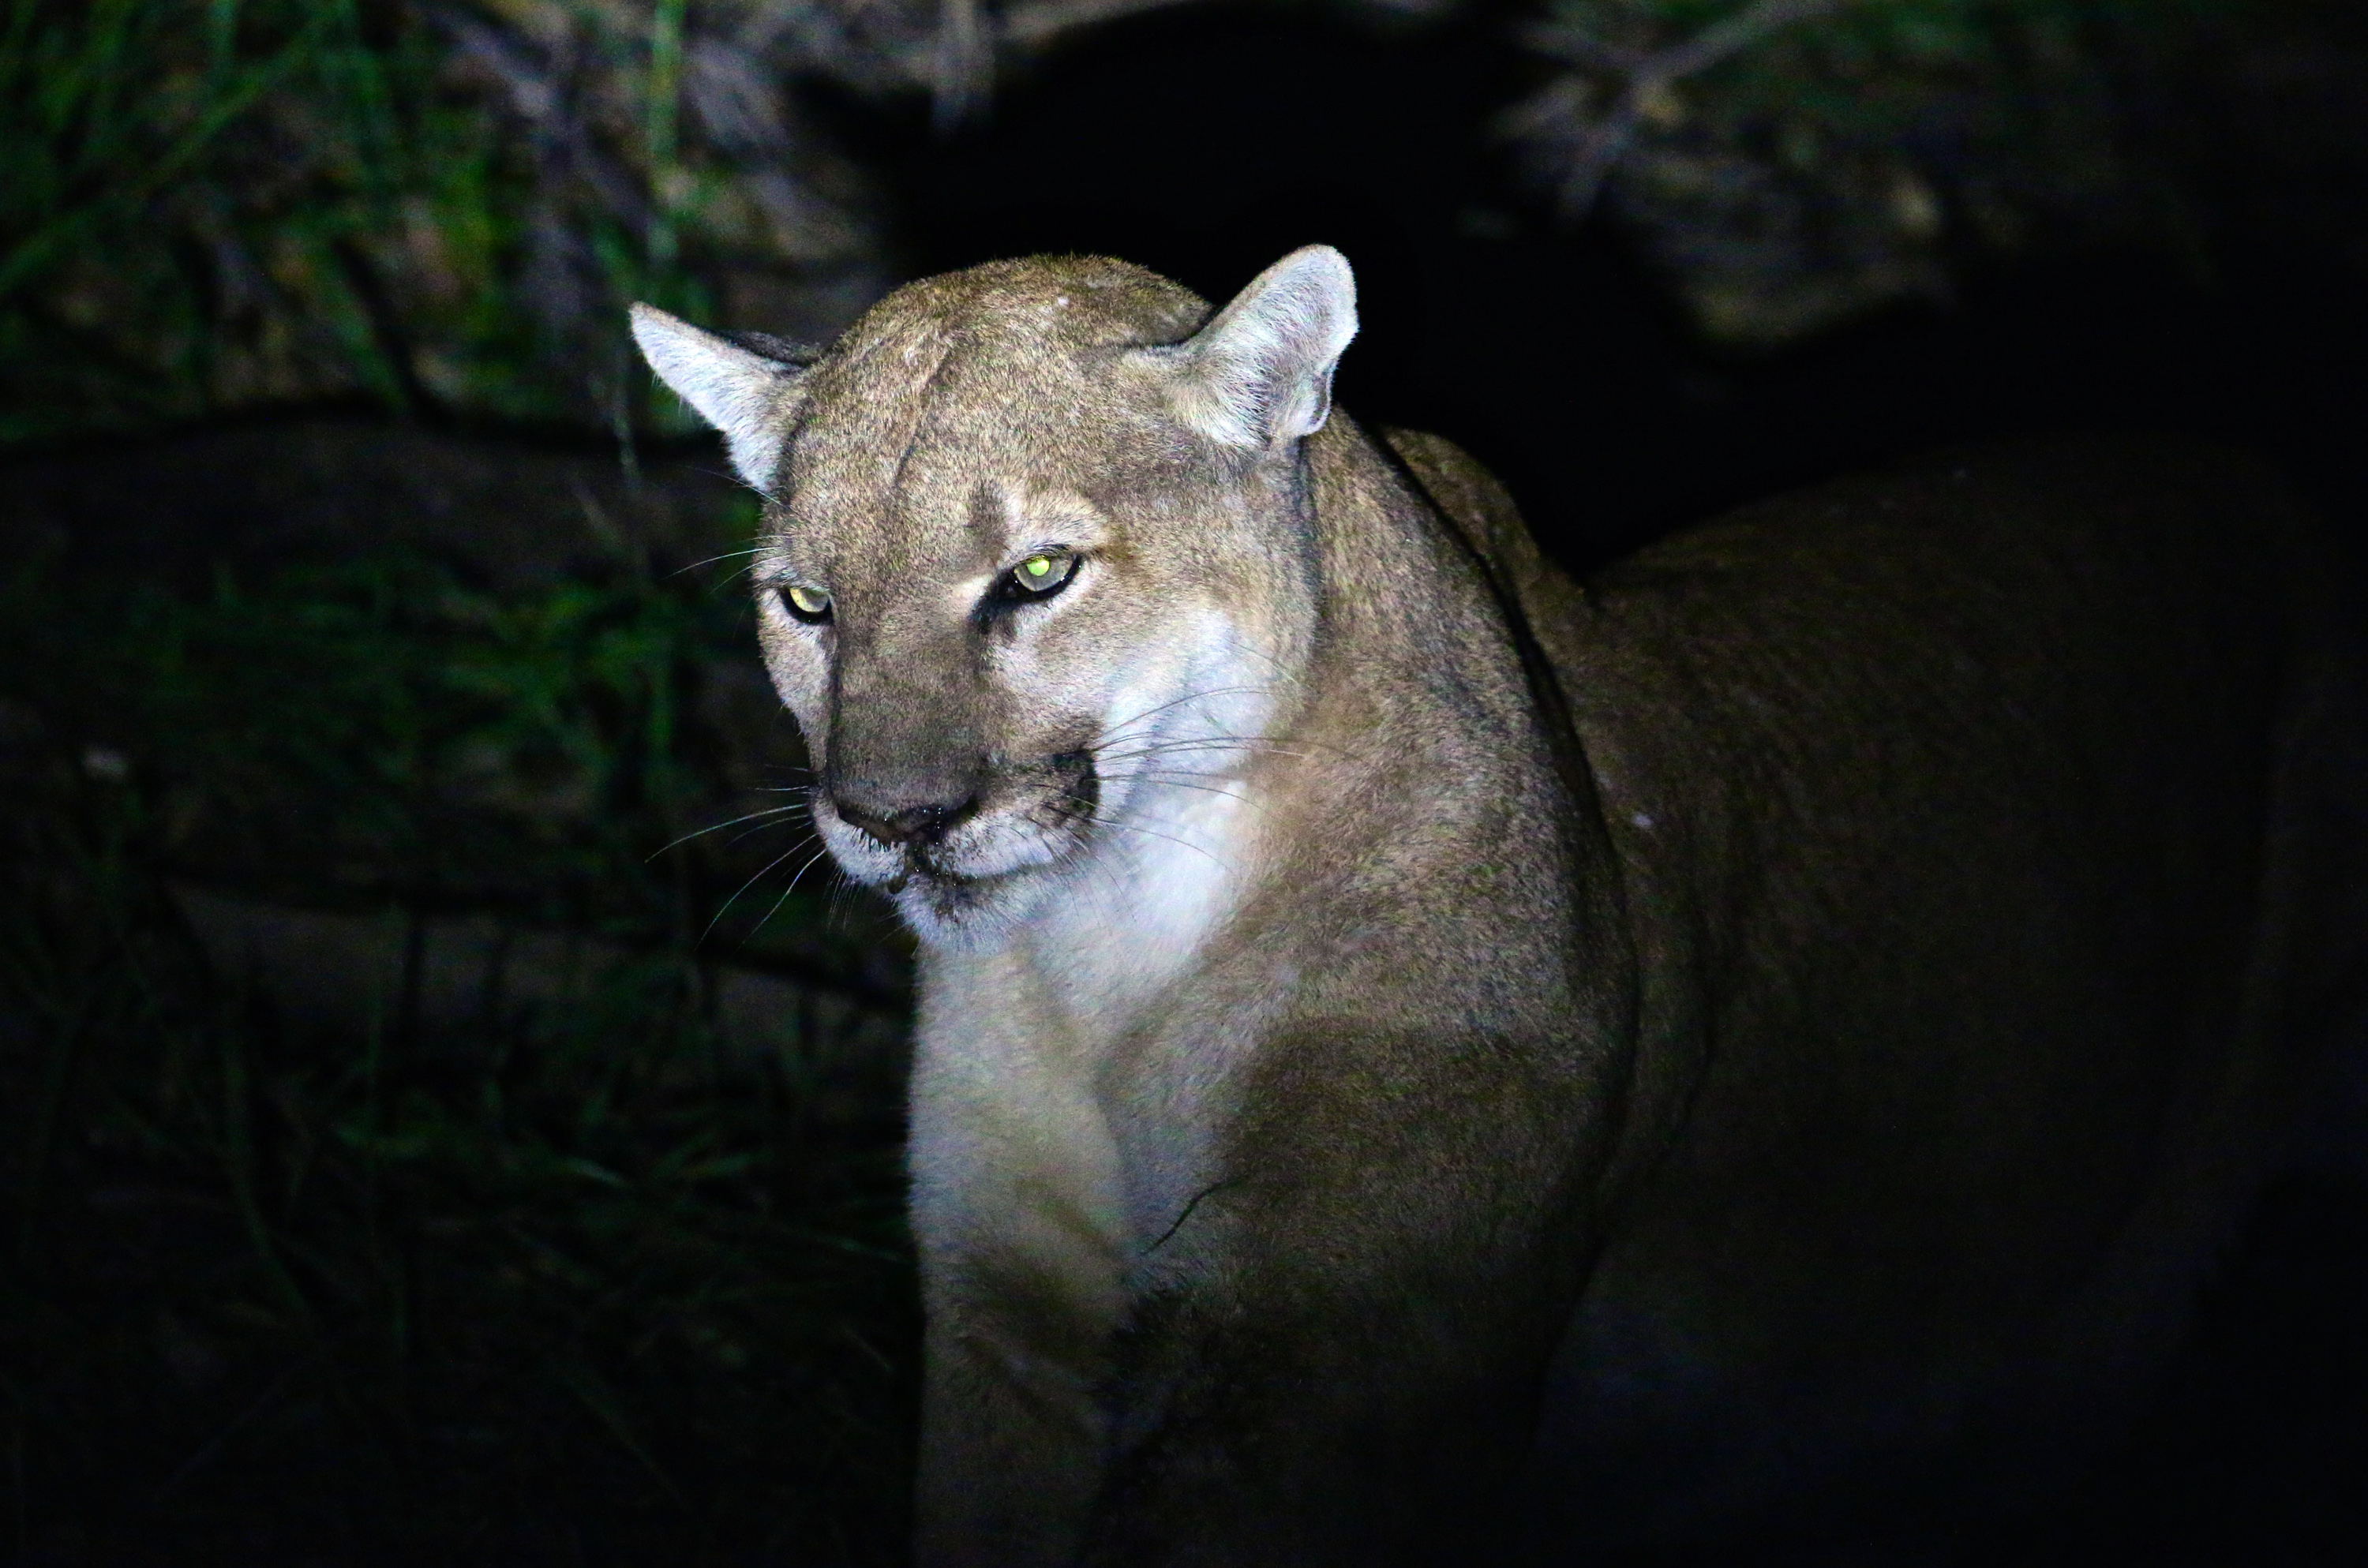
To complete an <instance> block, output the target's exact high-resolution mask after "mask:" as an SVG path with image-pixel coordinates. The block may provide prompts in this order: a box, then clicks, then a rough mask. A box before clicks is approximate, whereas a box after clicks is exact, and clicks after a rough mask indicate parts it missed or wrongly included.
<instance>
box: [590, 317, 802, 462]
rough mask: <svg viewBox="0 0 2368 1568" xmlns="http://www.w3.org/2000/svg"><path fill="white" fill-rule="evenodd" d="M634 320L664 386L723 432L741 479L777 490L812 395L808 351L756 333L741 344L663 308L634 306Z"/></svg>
mask: <svg viewBox="0 0 2368 1568" xmlns="http://www.w3.org/2000/svg"><path fill="white" fill-rule="evenodd" d="M632 317H633V341H634V342H635V343H637V344H639V345H640V346H641V349H642V358H644V359H646V360H648V361H649V362H650V369H652V370H655V372H657V378H658V380H660V381H664V382H665V383H666V385H667V386H669V387H672V388H673V389H674V392H675V395H676V396H677V397H679V398H681V399H682V401H683V402H685V403H689V404H690V406H691V407H693V408H695V409H697V410H698V411H699V416H700V418H701V419H704V420H706V421H707V422H708V423H709V424H710V425H712V426H715V427H716V428H717V429H718V430H721V431H723V440H724V444H725V445H726V446H727V447H728V448H730V449H731V452H732V466H733V467H734V468H735V469H738V470H739V471H740V477H741V478H743V479H745V480H746V481H747V482H748V483H751V484H753V485H755V486H756V487H757V489H759V490H763V489H766V488H768V486H770V485H771V483H773V471H774V470H775V469H776V468H777V467H779V466H780V460H781V442H782V441H783V440H784V439H785V438H786V437H788V435H789V427H790V421H791V419H792V418H794V417H795V416H796V415H797V408H798V402H799V400H800V398H801V397H802V396H803V392H804V388H805V378H806V367H807V360H806V358H805V356H804V351H803V350H801V349H799V348H797V347H795V346H793V345H791V344H786V343H783V342H781V341H780V339H778V338H769V337H761V336H758V335H756V334H753V333H752V334H750V335H748V336H747V338H746V339H745V340H743V341H740V342H734V340H733V339H731V338H729V337H725V336H723V335H720V334H718V333H712V332H708V331H706V330H704V329H702V328H700V327H695V326H693V325H691V324H689V322H687V321H684V320H683V319H682V318H681V317H679V316H672V315H668V314H667V313H666V312H664V311H662V310H659V309H658V308H657V307H656V306H655V305H643V304H636V305H634V306H633V309H632ZM763 350H770V351H771V352H764V351H763ZM792 356H794V358H792Z"/></svg>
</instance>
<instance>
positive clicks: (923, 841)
mask: <svg viewBox="0 0 2368 1568" xmlns="http://www.w3.org/2000/svg"><path fill="white" fill-rule="evenodd" d="M830 803H831V805H832V807H833V808H834V809H836V810H837V812H838V818H839V820H840V821H841V822H843V823H845V824H848V826H849V827H854V828H860V829H861V830H862V831H863V832H865V833H868V834H870V835H871V836H872V837H874V838H876V839H878V840H879V841H880V842H881V843H882V844H919V845H924V846H927V845H931V844H935V843H936V842H937V841H938V840H939V839H941V838H943V837H944V836H945V835H946V834H947V833H948V832H949V831H951V829H952V828H953V827H954V826H955V825H956V824H959V823H961V822H962V821H964V820H965V819H967V818H968V817H969V816H971V814H972V813H973V812H976V811H977V810H978V797H977V796H976V795H975V794H973V795H968V796H965V797H964V798H963V799H962V800H959V801H899V800H897V799H895V798H894V796H890V795H887V794H885V792H879V793H875V792H873V791H871V790H849V789H837V790H832V791H831V795H830Z"/></svg>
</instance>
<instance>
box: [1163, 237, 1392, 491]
mask: <svg viewBox="0 0 2368 1568" xmlns="http://www.w3.org/2000/svg"><path fill="white" fill-rule="evenodd" d="M1356 335H1357V278H1356V275H1355V274H1354V273H1352V272H1350V271H1349V261H1348V258H1347V257H1346V256H1342V255H1341V254H1340V253H1339V252H1338V251H1337V250H1334V249H1333V248H1332V247H1331V246H1330V245H1306V246H1303V247H1302V248H1300V249H1298V250H1295V251H1292V253H1291V254H1290V255H1289V256H1284V257H1283V258H1282V259H1281V261H1278V262H1276V263H1275V264H1274V265H1273V266H1272V267H1268V268H1267V269H1266V270H1265V271H1264V272H1261V273H1259V274H1258V276H1257V277H1256V278H1252V279H1251V280H1250V284H1249V287H1248V288H1247V289H1244V290H1242V291H1241V292H1240V293H1239V294H1236V295H1235V296H1234V300H1233V302H1232V303H1231V304H1228V305H1227V306H1226V307H1225V308H1224V310H1222V311H1219V312H1217V313H1216V314H1215V315H1213V316H1212V317H1210V318H1209V324H1208V325H1206V326H1204V327H1202V328H1201V330H1200V331H1199V332H1197V333H1195V334H1193V335H1192V336H1191V337H1190V338H1188V339H1186V340H1185V341H1184V342H1182V343H1179V344H1178V345H1176V346H1175V347H1172V348H1160V349H1153V350H1150V351H1149V352H1151V353H1153V354H1156V356H1158V357H1159V358H1161V359H1163V360H1165V361H1167V363H1168V364H1169V365H1170V366H1171V367H1172V371H1173V373H1174V374H1176V375H1177V377H1178V379H1177V381H1176V382H1175V392H1176V398H1177V403H1178V408H1179V410H1180V411H1181V412H1182V414H1183V415H1184V418H1185V421H1186V423H1188V424H1190V425H1191V426H1193V427H1194V428H1195V429H1198V430H1199V431H1200V432H1201V434H1202V435H1204V436H1206V437H1209V438H1210V439H1212V440H1213V441H1216V442H1218V443H1220V444H1221V445H1224V446H1228V447H1235V448H1243V449H1249V450H1252V451H1271V450H1274V449H1278V448H1281V447H1282V446H1284V445H1286V444H1288V443H1290V442H1292V441H1295V440H1297V439H1299V438H1300V437H1303V436H1312V435H1314V434H1315V432H1316V431H1318V430H1321V429H1322V428H1324V421H1325V420H1326V418H1327V417H1328V416H1329V415H1330V414H1331V412H1332V369H1333V367H1334V366H1336V365H1338V363H1339V362H1340V355H1341V352H1342V350H1344V349H1346V348H1347V347H1349V339H1350V338H1352V337H1354V336H1356Z"/></svg>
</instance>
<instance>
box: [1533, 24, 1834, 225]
mask: <svg viewBox="0 0 2368 1568" xmlns="http://www.w3.org/2000/svg"><path fill="white" fill-rule="evenodd" d="M1857 3H1858V0H1757V3H1756V4H1753V5H1750V6H1745V7H1744V8H1743V9H1742V10H1739V11H1736V12H1734V13H1732V14H1731V15H1728V16H1725V17H1720V18H1719V19H1718V20H1717V21H1715V22H1713V23H1711V24H1710V25H1709V26H1708V27H1706V28H1702V31H1700V32H1698V33H1696V34H1695V35H1694V36H1693V37H1691V38H1690V39H1684V40H1679V42H1677V43H1674V44H1671V45H1669V46H1668V48H1666V49H1660V50H1653V51H1641V50H1635V49H1630V48H1627V47H1625V46H1622V45H1620V44H1614V43H1609V42H1606V41H1605V40H1601V39H1598V38H1596V37H1594V36H1593V35H1592V34H1590V33H1588V32H1586V31H1585V30H1583V29H1582V28H1578V27H1577V26H1564V27H1559V28H1539V29H1536V30H1533V31H1532V32H1531V34H1530V35H1529V41H1530V44H1531V47H1532V48H1534V49H1537V50H1539V51H1541V52H1543V53H1547V54H1552V55H1555V56H1557V57H1559V58H1561V59H1564V60H1567V61H1569V62H1571V63H1573V64H1575V65H1577V66H1580V67H1581V68H1583V69H1587V70H1591V71H1597V72H1601V73H1604V74H1610V75H1612V76H1616V77H1618V78H1620V85H1619V89H1618V92H1617V95H1616V96H1615V97H1614V98H1613V100H1612V104H1611V111H1610V112H1609V113H1608V114H1605V115H1604V116H1603V117H1602V118H1601V119H1596V120H1593V121H1592V122H1590V121H1589V120H1588V117H1587V115H1586V112H1585V108H1584V105H1585V104H1586V102H1587V99H1588V93H1587V91H1586V89H1585V87H1584V85H1582V84H1580V83H1577V82H1576V81H1572V80H1570V79H1567V78H1565V80H1563V81H1561V82H1557V83H1555V84H1554V85H1553V86H1551V87H1549V88H1547V89H1546V91H1545V93H1543V94H1542V95H1541V96H1540V97H1538V98H1537V99H1535V100H1533V104H1532V107H1531V109H1530V110H1529V111H1528V112H1527V113H1525V114H1522V115H1521V116H1520V119H1521V120H1522V121H1524V122H1526V123H1527V124H1529V125H1532V126H1536V127H1538V128H1539V129H1540V130H1541V131H1543V130H1544V129H1545V127H1546V126H1548V125H1550V124H1552V123H1554V122H1561V123H1562V124H1564V125H1565V126H1567V127H1568V130H1567V131H1565V134H1566V135H1568V136H1569V137H1570V138H1571V140H1572V142H1573V145H1572V148H1571V153H1570V160H1569V163H1568V164H1567V165H1566V166H1565V169H1564V171H1563V176H1562V179H1561V182H1560V189H1559V190H1558V191H1557V192H1556V200H1555V205H1556V206H1557V207H1558V208H1559V209H1560V210H1561V212H1562V216H1563V218H1564V221H1565V222H1572V223H1576V222H1579V221H1580V220H1582V219H1584V218H1585V217H1586V216H1587V215H1588V212H1589V211H1591V210H1593V209H1594V206H1595V203H1596V200H1597V199H1598V198H1599V197H1600V196H1601V195H1602V193H1603V185H1604V182H1605V181H1606V180H1608V179H1609V178H1611V171H1612V170H1613V169H1615V168H1617V167H1618V166H1619V164H1620V161H1621V160H1622V158H1624V157H1626V156H1627V155H1628V151H1629V148H1630V147H1631V146H1632V145H1634V142H1635V139H1636V130H1637V127H1638V126H1640V125H1642V124H1643V123H1644V119H1645V107H1646V106H1647V105H1648V104H1650V103H1651V102H1652V101H1653V100H1654V99H1655V98H1656V97H1658V96H1659V95H1660V94H1662V93H1665V92H1667V91H1668V88H1669V86H1670V85H1672V84H1674V83H1677V82H1681V81H1683V80H1685V79H1686V78H1687V77H1689V76H1697V75H1700V74H1702V73H1703V72H1705V71H1708V70H1710V69H1712V68H1713V67H1714V66H1717V65H1722V64H1724V63H1725V62H1727V61H1729V60H1732V59H1734V58H1735V57H1736V55H1738V54H1741V53H1743V52H1744V51H1747V50H1748V49H1750V48H1752V47H1753V46H1754V45H1756V44H1759V43H1760V42H1762V41H1764V40H1767V39H1768V38H1770V37H1771V36H1772V35H1774V34H1776V33H1779V32H1782V30H1784V29H1785V28H1790V27H1793V26H1795V25H1797V24H1799V23H1802V22H1807V21H1814V20H1816V18H1818V17H1825V16H1829V15H1831V14H1832V13H1834V12H1836V11H1839V10H1840V9H1841V8H1842V7H1843V6H1850V5H1855V4H1857Z"/></svg>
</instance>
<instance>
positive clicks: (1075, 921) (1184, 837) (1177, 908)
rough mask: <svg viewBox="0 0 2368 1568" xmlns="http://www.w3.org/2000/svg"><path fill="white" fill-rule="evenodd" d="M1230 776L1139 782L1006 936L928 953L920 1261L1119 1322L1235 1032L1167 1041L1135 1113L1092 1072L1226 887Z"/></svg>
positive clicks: (1234, 797) (920, 1064) (1236, 785)
mask: <svg viewBox="0 0 2368 1568" xmlns="http://www.w3.org/2000/svg"><path fill="white" fill-rule="evenodd" d="M1244 791H1245V786H1243V785H1242V784H1241V783H1240V782H1238V781H1229V780H1226V779H1224V778H1206V779H1203V780H1201V781H1198V782H1196V783H1194V784H1192V785H1191V786H1190V787H1185V786H1180V785H1156V784H1151V783H1149V782H1148V781H1143V780H1138V781H1136V782H1135V783H1134V785H1133V788H1132V789H1131V790H1130V791H1129V797H1130V798H1129V799H1128V800H1127V801H1126V802H1125V804H1126V809H1125V812H1124V815H1123V817H1122V818H1120V819H1119V820H1118V821H1116V822H1115V823H1113V824H1111V825H1110V828H1109V830H1108V831H1107V832H1106V833H1105V834H1104V835H1103V836H1102V839H1101V841H1100V843H1099V845H1098V846H1096V851H1095V853H1094V854H1092V855H1091V856H1089V857H1087V858H1086V859H1084V860H1083V861H1081V862H1080V863H1078V864H1077V865H1076V867H1075V868H1074V869H1071V870H1070V871H1069V872H1068V873H1067V874H1066V876H1065V878H1064V881H1065V885H1064V886H1063V887H1061V888H1059V889H1058V890H1056V891H1054V892H1053V893H1052V895H1051V896H1049V897H1047V898H1046V899H1045V900H1044V901H1043V902H1042V904H1040V905H1039V907H1038V909H1037V911H1036V912H1035V914H1034V915H1032V916H1031V917H1030V919H1029V920H1028V921H1027V922H1026V923H1025V924H1024V925H1023V926H1020V927H1019V929H1017V930H1015V931H1014V932H1013V933H1012V936H1011V939H1009V940H1008V941H1007V942H1003V943H1000V944H997V945H996V947H995V948H993V949H990V950H982V951H966V952H959V953H932V954H929V955H928V957H927V958H926V959H925V960H924V968H923V994H922V1002H921V1012H920V1019H919V1033H918V1038H917V1040H916V1062H915V1070H914V1084H913V1091H914V1092H913V1127H912V1145H911V1149H912V1152H911V1159H912V1167H913V1178H914V1193H913V1217H914V1222H915V1226H916V1233H918V1239H919V1241H920V1243H921V1245H922V1249H923V1254H924V1258H925V1260H926V1261H927V1263H928V1266H929V1267H930V1269H931V1272H932V1274H933V1275H938V1276H940V1277H943V1278H960V1277H963V1276H968V1275H973V1274H975V1273H977V1272H978V1271H979V1270H980V1268H981V1267H982V1266H985V1267H992V1268H993V1269H995V1270H996V1272H998V1273H999V1272H1000V1271H1001V1270H1003V1269H1007V1268H1014V1267H1016V1268H1018V1269H1019V1270H1021V1271H1022V1272H1024V1273H1025V1274H1026V1275H1027V1276H1029V1277H1030V1278H1035V1279H1037V1280H1039V1281H1040V1282H1042V1283H1044V1284H1051V1285H1054V1286H1055V1287H1056V1289H1057V1290H1058V1291H1059V1293H1060V1294H1061V1295H1062V1296H1064V1297H1065V1298H1067V1299H1068V1300H1069V1301H1071V1302H1072V1303H1073V1305H1074V1306H1075V1307H1076V1309H1077V1310H1079V1311H1080V1312H1083V1313H1084V1314H1085V1315H1087V1317H1088V1318H1091V1319H1101V1320H1105V1323H1106V1326H1115V1324H1116V1322H1117V1320H1118V1314H1119V1313H1120V1312H1121V1310H1122V1305H1123V1302H1122V1294H1123V1280H1124V1278H1125V1276H1126V1274H1127V1272H1128V1270H1129V1268H1130V1267H1131V1266H1132V1264H1133V1260H1134V1259H1135V1257H1136V1256H1138V1255H1139V1254H1140V1253H1141V1251H1142V1249H1143V1244H1144V1230H1145V1228H1146V1226H1148V1225H1152V1224H1156V1222H1157V1221H1158V1217H1159V1215H1160V1214H1162V1213H1163V1212H1165V1211H1167V1210H1168V1209H1170V1208H1172V1207H1173V1205H1174V1204H1175V1202H1176V1201H1177V1199H1176V1195H1177V1194H1178V1193H1179V1192H1183V1193H1187V1194H1189V1192H1190V1190H1194V1189H1195V1187H1194V1183H1195V1182H1196V1180H1198V1179H1199V1178H1200V1177H1201V1173H1202V1167H1203V1166H1204V1165H1205V1164H1206V1162H1207V1159H1208V1151H1209V1144H1210V1138H1209V1133H1210V1131H1211V1129H1209V1128H1208V1127H1206V1126H1205V1125H1202V1122H1203V1121H1204V1120H1205V1118H1204V1117H1203V1116H1201V1115H1199V1114H1196V1111H1197V1108H1198V1107H1199V1106H1200V1104H1201V1101H1202V1099H1203V1096H1204V1092H1205V1090H1206V1088H1207V1087H1208V1086H1209V1085H1211V1084H1212V1083H1214V1082H1215V1081H1217V1080H1218V1079H1219V1078H1221V1077H1222V1075H1223V1072H1224V1065H1225V1063H1224V1060H1223V1058H1224V1054H1225V1052H1226V1050H1227V1047H1228V1043H1229V1042H1228V1041H1227V1040H1224V1039H1222V1038H1218V1037H1217V1036H1216V1035H1215V1034H1214V1033H1213V1032H1211V1031H1200V1032H1201V1034H1203V1035H1205V1036H1206V1038H1196V1035H1195V1031H1192V1030H1190V1029H1187V1030H1185V1031H1182V1033H1181V1034H1180V1035H1175V1036H1172V1037H1171V1038H1169V1039H1167V1040H1163V1041H1162V1043H1161V1046H1160V1050H1161V1051H1162V1052H1163V1056H1162V1059H1161V1060H1160V1061H1159V1062H1157V1063H1156V1067H1155V1071H1156V1074H1157V1076H1158V1077H1159V1078H1160V1080H1161V1081H1162V1084H1161V1087H1162V1092H1161V1093H1160V1095H1159V1099H1160V1101H1161V1105H1160V1108H1159V1112H1160V1113H1159V1114H1157V1115H1156V1116H1152V1117H1148V1118H1146V1117H1143V1116H1138V1115H1131V1114H1128V1113H1127V1108H1122V1107H1117V1106H1113V1105H1111V1104H1110V1103H1109V1101H1108V1099H1107V1097H1106V1096H1108V1095H1109V1094H1110V1093H1111V1092H1113V1091H1112V1089H1111V1088H1110V1079H1109V1074H1108V1073H1107V1072H1106V1069H1107V1067H1108V1065H1109V1063H1110V1055H1111V1052H1112V1051H1114V1050H1115V1049H1116V1048H1117V1047H1118V1045H1119V1044H1120V1042H1121V1041H1122V1040H1125V1039H1126V1038H1127V1037H1128V1036H1129V1035H1130V1034H1131V1033H1132V1032H1133V1031H1134V1030H1136V1029H1138V1028H1144V1027H1145V1026H1153V1027H1157V1026H1158V1025H1159V1024H1160V1023H1161V1022H1162V1020H1163V1011H1162V1010H1163V1006H1164V1005H1165V1004H1167V1003H1169V1002H1171V1001H1172V999H1173V993H1174V989H1175V987H1176V986H1177V985H1178V983H1179V982H1182V981H1184V980H1185V979H1186V978H1187V977H1188V975H1189V973H1190V971H1192V970H1193V969H1194V968H1195V967H1196V966H1197V963H1198V962H1199V960H1201V957H1202V956H1203V952H1204V949H1205V948H1206V945H1207V943H1208V941H1209V938H1210V937H1212V934H1213V933H1214V932H1215V931H1216V930H1217V929H1218V928H1219V927H1221V926H1223V925H1224V922H1225V919H1226V918H1227V916H1228V915H1230V913H1231V910H1232V908H1233V905H1234V903H1235V900H1236V898H1237V897H1238V896H1239V892H1240V889H1241V887H1242V885H1243V881H1244V878H1245V876H1246V875H1247V858H1248V857H1249V856H1250V855H1251V854H1252V853H1254V851H1255V848H1256V844H1255V839H1256V834H1255V833H1254V831H1252V830H1253V827H1254V824H1255V819H1256V817H1257V814H1258V809H1257V806H1256V804H1255V802H1254V801H1251V800H1250V799H1249V798H1248V797H1247V795H1246V793H1245V792H1244ZM1121 1130H1123V1131H1121Z"/></svg>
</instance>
